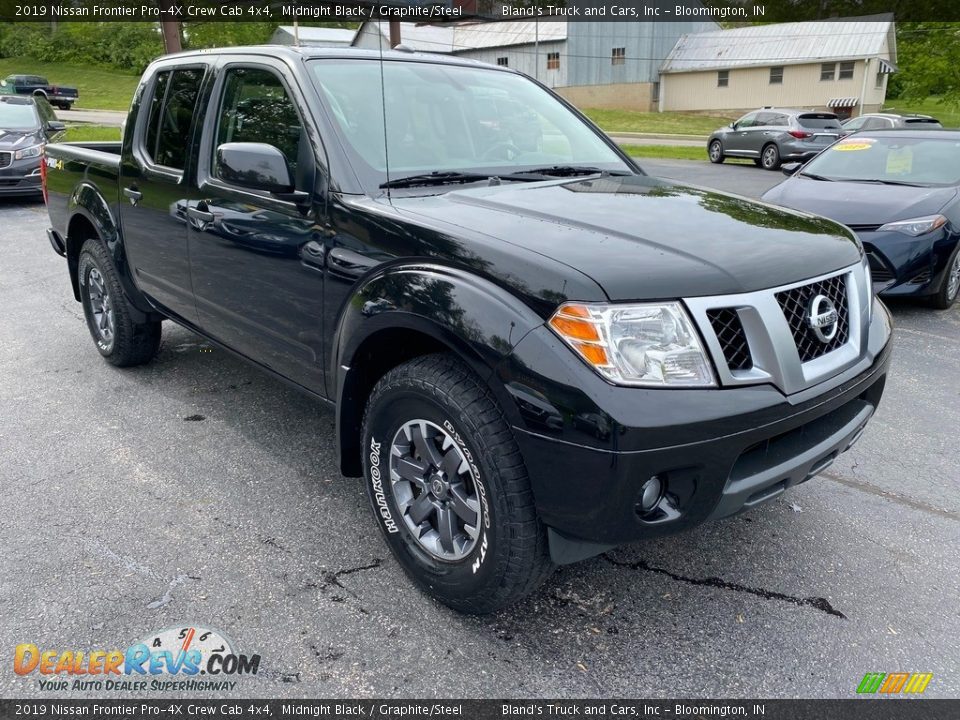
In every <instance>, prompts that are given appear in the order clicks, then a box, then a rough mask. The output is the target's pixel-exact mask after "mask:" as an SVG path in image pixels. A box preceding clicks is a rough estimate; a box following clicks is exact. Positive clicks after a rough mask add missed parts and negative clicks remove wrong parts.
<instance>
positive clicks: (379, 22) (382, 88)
mask: <svg viewBox="0 0 960 720" xmlns="http://www.w3.org/2000/svg"><path fill="white" fill-rule="evenodd" d="M377 37H378V38H379V45H380V103H381V105H382V106H383V162H384V165H385V167H386V172H387V200H389V201H391V202H392V198H391V196H390V148H389V147H388V145H387V90H386V87H385V84H384V79H383V21H382V20H377Z"/></svg>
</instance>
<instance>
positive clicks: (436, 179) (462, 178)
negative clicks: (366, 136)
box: [380, 171, 490, 188]
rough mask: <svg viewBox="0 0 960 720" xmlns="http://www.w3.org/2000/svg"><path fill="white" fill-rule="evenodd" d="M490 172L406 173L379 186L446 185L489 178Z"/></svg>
mask: <svg viewBox="0 0 960 720" xmlns="http://www.w3.org/2000/svg"><path fill="white" fill-rule="evenodd" d="M489 179H490V173H473V172H436V171H434V172H430V173H423V174H421V175H408V176H407V177H401V178H396V179H394V180H388V181H387V182H384V183H380V187H381V188H408V187H422V186H426V185H446V184H448V183H468V182H477V181H479V180H489Z"/></svg>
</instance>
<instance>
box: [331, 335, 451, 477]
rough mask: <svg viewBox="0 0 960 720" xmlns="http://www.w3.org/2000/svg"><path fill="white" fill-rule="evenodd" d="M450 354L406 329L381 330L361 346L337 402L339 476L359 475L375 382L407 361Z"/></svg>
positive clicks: (437, 342)
mask: <svg viewBox="0 0 960 720" xmlns="http://www.w3.org/2000/svg"><path fill="white" fill-rule="evenodd" d="M452 350H453V349H452V348H451V347H449V346H448V345H446V344H445V343H443V342H441V341H440V340H437V339H436V338H435V337H433V336H431V335H428V334H426V333H423V332H419V331H416V330H411V329H409V328H390V329H386V330H381V331H379V332H376V333H374V334H373V335H371V336H370V337H368V338H367V339H366V340H364V341H363V343H361V345H360V347H358V348H357V351H356V352H355V353H354V354H353V357H352V358H351V360H350V372H349V373H348V374H347V376H346V378H345V379H344V387H343V390H342V392H341V393H340V397H339V398H338V401H339V404H340V407H339V408H338V413H339V415H338V422H337V428H338V435H339V443H340V472H341V473H343V474H344V475H346V476H347V477H360V476H361V475H362V474H363V463H362V462H361V438H360V433H361V428H362V424H363V412H364V410H365V409H366V406H367V399H368V398H369V397H370V393H371V392H372V391H373V387H374V386H375V385H376V384H377V381H379V380H380V378H382V377H383V376H384V375H386V374H387V373H388V372H390V370H392V369H393V368H395V367H397V366H398V365H400V364H402V363H405V362H406V361H407V360H412V359H413V358H415V357H420V356H421V355H430V354H431V353H438V352H451V351H452Z"/></svg>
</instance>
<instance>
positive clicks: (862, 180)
mask: <svg viewBox="0 0 960 720" xmlns="http://www.w3.org/2000/svg"><path fill="white" fill-rule="evenodd" d="M844 181H845V182H855V183H870V184H871V185H906V186H907V187H929V185H924V184H923V183H913V182H907V181H906V180H879V179H876V178H850V179H849V180H846V179H845V180H844Z"/></svg>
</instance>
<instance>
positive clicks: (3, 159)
mask: <svg viewBox="0 0 960 720" xmlns="http://www.w3.org/2000/svg"><path fill="white" fill-rule="evenodd" d="M11 162H13V153H12V152H0V168H5V167H6V166H7V165H9V164H10V163H11Z"/></svg>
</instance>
